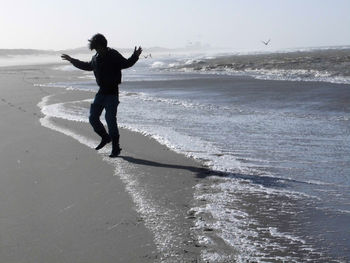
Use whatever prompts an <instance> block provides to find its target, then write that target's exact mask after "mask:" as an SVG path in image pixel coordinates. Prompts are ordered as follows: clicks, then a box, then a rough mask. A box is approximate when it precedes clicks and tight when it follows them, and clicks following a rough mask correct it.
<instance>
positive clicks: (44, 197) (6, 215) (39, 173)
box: [0, 66, 203, 263]
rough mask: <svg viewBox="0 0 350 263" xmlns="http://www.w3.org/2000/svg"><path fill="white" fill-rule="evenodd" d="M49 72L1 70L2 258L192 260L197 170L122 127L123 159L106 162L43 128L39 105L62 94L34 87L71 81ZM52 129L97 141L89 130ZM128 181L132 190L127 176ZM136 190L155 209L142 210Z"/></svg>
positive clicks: (196, 253)
mask: <svg viewBox="0 0 350 263" xmlns="http://www.w3.org/2000/svg"><path fill="white" fill-rule="evenodd" d="M50 68H52V66H50V67H49V66H46V67H45V66H26V67H12V68H0V116H1V117H0V118H1V122H0V131H1V133H0V167H1V170H0V211H1V212H0V213H1V214H0V262H16V263H17V262H26V263H29V262H36V263H39V262H45V263H46V262H155V261H159V260H160V261H171V262H176V261H178V262H196V259H197V258H199V253H200V248H199V247H198V245H196V242H195V241H194V238H193V237H192V236H191V233H190V228H191V227H192V224H193V221H192V219H191V217H189V216H188V210H189V207H190V204H191V202H192V199H193V196H192V195H193V188H192V187H193V186H194V185H195V184H196V183H197V182H198V180H201V179H200V177H201V172H203V170H202V169H201V168H200V164H199V163H197V162H195V161H194V160H191V159H188V158H186V157H185V156H182V155H179V154H176V153H174V152H172V151H170V150H169V149H167V148H166V147H164V146H162V145H160V144H158V143H157V142H156V141H154V140H152V139H150V138H147V137H145V136H142V135H140V134H137V133H133V132H130V131H127V130H122V133H121V138H122V139H121V140H122V141H121V144H122V148H123V152H122V156H121V157H120V158H118V160H116V161H114V163H113V162H112V163H108V161H107V162H106V160H105V159H106V158H107V157H106V156H107V154H101V153H97V152H96V151H95V150H94V149H92V148H90V147H87V146H86V145H84V144H81V143H80V142H78V141H77V140H75V139H74V138H71V137H69V136H66V135H64V134H62V133H59V132H57V131H54V130H52V129H48V128H46V127H43V126H42V125H41V124H40V121H39V119H40V118H42V117H43V115H42V113H41V112H40V108H39V107H38V106H37V104H38V103H39V102H40V101H41V99H42V98H43V97H44V96H47V95H50V94H55V93H59V92H60V91H61V90H60V89H58V88H42V87H38V86H33V83H47V82H55V81H60V80H61V81H62V80H63V81H66V80H69V79H71V78H73V77H74V72H73V73H70V75H67V74H66V73H65V72H61V73H59V72H57V71H53V70H52V69H50ZM89 95H91V96H90V98H92V97H93V94H88V93H86V92H85V93H83V94H82V93H79V92H76V93H70V94H69V95H65V94H62V95H60V96H63V97H64V96H66V97H67V96H70V97H71V99H74V98H75V97H77V98H78V97H79V98H80V99H82V98H84V96H85V98H89ZM55 99H56V100H58V99H59V96H57V97H55ZM66 99H67V98H66ZM56 123H57V125H60V126H61V127H68V128H69V129H71V130H77V131H79V133H80V134H84V136H87V137H88V138H92V139H95V140H97V139H98V138H97V137H96V135H95V134H94V133H93V132H92V129H91V127H90V126H89V125H88V124H84V123H76V124H74V125H72V123H69V122H67V121H62V120H56ZM116 164H120V165H123V166H124V170H123V175H121V174H118V170H116ZM125 167H126V168H125ZM117 168H118V167H117ZM123 176H124V177H123ZM132 176H134V178H137V180H138V186H137V187H139V188H132V187H136V186H133V185H131V184H130V182H131V181H130V180H129V181H128V180H127V179H125V178H133V177H132ZM123 178H124V179H123ZM128 182H129V185H128ZM143 186H145V187H144V188H143ZM142 189H143V190H144V192H145V193H144V196H146V197H147V196H151V197H152V198H151V199H147V200H148V201H152V200H156V201H157V204H156V205H157V207H159V210H158V211H146V210H147V209H146V210H145V207H141V206H140V205H142V200H137V197H138V195H137V193H136V192H135V191H137V190H139V191H141V192H142ZM139 197H141V198H142V195H139ZM142 209H144V210H142ZM152 213H153V214H152ZM174 219H175V220H174ZM165 241H166V242H165ZM164 242H165V243H164Z"/></svg>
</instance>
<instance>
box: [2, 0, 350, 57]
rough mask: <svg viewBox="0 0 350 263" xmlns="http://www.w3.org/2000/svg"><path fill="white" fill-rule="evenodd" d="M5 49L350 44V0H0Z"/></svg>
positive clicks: (234, 47)
mask: <svg viewBox="0 0 350 263" xmlns="http://www.w3.org/2000/svg"><path fill="white" fill-rule="evenodd" d="M0 3H1V4H0V25H1V26H0V35H1V41H0V48H35V49H54V50H59V49H66V48H76V47H81V46H86V45H87V39H88V38H90V37H91V36H92V35H93V34H95V33H97V32H100V33H103V34H104V35H105V36H106V37H107V39H108V41H109V45H110V46H113V47H119V48H123V47H133V46H135V45H142V46H143V47H152V46H161V47H168V48H177V47H184V46H186V45H188V43H190V42H192V43H194V42H197V41H200V42H201V43H202V44H208V45H210V46H212V47H226V48H231V49H232V50H235V49H246V50H257V49H262V48H264V45H263V44H262V43H261V40H267V39H269V38H271V43H270V47H269V48H273V49H283V48H294V47H313V46H331V45H350V0H124V1H121V0H85V1H83V0H0Z"/></svg>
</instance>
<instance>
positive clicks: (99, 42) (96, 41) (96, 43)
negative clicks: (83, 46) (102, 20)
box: [89, 33, 107, 50]
mask: <svg viewBox="0 0 350 263" xmlns="http://www.w3.org/2000/svg"><path fill="white" fill-rule="evenodd" d="M106 47H107V39H106V38H105V36H104V35H102V34H100V33H98V34H96V35H94V36H93V37H92V38H91V39H89V48H90V50H93V49H95V50H97V49H104V48H106Z"/></svg>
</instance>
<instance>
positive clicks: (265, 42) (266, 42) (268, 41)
mask: <svg viewBox="0 0 350 263" xmlns="http://www.w3.org/2000/svg"><path fill="white" fill-rule="evenodd" d="M270 40H271V39H269V40H267V41H261V42H263V43H264V45H265V46H267V45H268V44H269V43H270Z"/></svg>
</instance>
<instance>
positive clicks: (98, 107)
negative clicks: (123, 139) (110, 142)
mask: <svg viewBox="0 0 350 263" xmlns="http://www.w3.org/2000/svg"><path fill="white" fill-rule="evenodd" d="M118 104H119V99H118V96H117V95H104V94H96V96H95V100H94V102H93V103H92V104H91V107H90V117H89V122H90V124H91V126H92V127H93V129H94V131H95V132H96V133H97V134H98V135H100V136H101V137H104V136H106V135H107V132H106V129H105V127H104V126H103V124H102V122H101V121H100V116H101V114H102V111H103V109H105V111H106V114H105V119H106V122H107V127H108V133H109V136H111V137H112V138H113V137H116V136H119V130H118V124H117V108H118Z"/></svg>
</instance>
